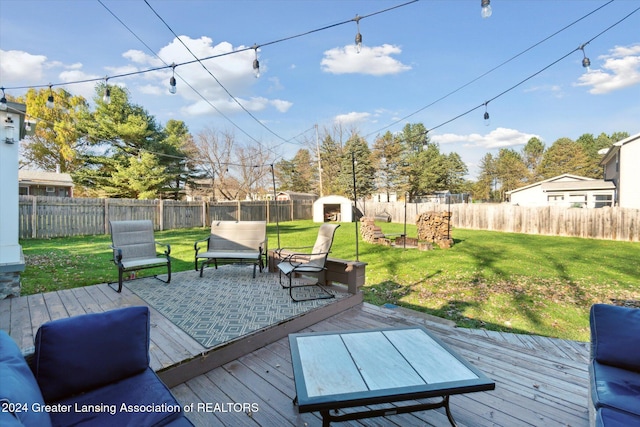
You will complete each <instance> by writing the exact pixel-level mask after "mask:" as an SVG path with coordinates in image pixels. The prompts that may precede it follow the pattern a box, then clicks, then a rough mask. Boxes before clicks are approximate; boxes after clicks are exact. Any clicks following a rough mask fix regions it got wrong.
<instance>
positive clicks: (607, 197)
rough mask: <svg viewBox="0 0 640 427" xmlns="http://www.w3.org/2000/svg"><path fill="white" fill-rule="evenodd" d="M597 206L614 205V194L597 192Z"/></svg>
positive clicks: (595, 197)
mask: <svg viewBox="0 0 640 427" xmlns="http://www.w3.org/2000/svg"><path fill="white" fill-rule="evenodd" d="M594 199H595V201H596V202H595V204H594V206H595V207H596V208H604V207H606V206H613V194H596V195H595V196H594Z"/></svg>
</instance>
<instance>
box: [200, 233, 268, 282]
mask: <svg viewBox="0 0 640 427" xmlns="http://www.w3.org/2000/svg"><path fill="white" fill-rule="evenodd" d="M205 242H206V245H205ZM193 249H194V250H195V252H196V254H195V268H196V271H198V261H201V264H200V277H202V272H203V271H204V267H205V266H206V265H208V264H213V265H214V266H215V268H218V262H219V261H226V262H228V261H241V262H249V263H252V264H253V277H254V278H255V277H256V267H259V268H260V272H262V269H263V267H264V266H265V263H264V261H263V259H264V257H266V255H267V222H266V221H213V222H212V223H211V234H210V235H209V237H207V238H206V239H202V240H198V241H196V242H195V243H194V245H193Z"/></svg>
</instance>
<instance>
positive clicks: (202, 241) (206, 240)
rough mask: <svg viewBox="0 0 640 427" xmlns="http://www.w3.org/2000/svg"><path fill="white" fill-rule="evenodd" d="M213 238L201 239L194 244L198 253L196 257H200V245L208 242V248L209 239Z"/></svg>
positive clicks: (194, 248)
mask: <svg viewBox="0 0 640 427" xmlns="http://www.w3.org/2000/svg"><path fill="white" fill-rule="evenodd" d="M210 238H211V236H209V237H207V238H205V239H200V240H196V241H195V243H194V244H193V250H194V251H196V255H198V252H200V245H199V243H204V242H207V247H208V246H209V239H210Z"/></svg>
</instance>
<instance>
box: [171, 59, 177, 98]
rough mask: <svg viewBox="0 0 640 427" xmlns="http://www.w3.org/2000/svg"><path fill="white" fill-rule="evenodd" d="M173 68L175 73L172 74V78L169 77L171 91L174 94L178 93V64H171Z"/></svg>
mask: <svg viewBox="0 0 640 427" xmlns="http://www.w3.org/2000/svg"><path fill="white" fill-rule="evenodd" d="M171 68H172V72H173V75H172V76H171V78H170V79H169V93H171V94H172V95H175V94H176V91H177V89H176V64H175V63H174V64H171Z"/></svg>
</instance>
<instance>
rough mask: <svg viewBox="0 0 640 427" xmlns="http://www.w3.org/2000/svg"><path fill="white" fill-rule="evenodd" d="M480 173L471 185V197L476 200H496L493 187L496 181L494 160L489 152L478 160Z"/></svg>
mask: <svg viewBox="0 0 640 427" xmlns="http://www.w3.org/2000/svg"><path fill="white" fill-rule="evenodd" d="M479 169H480V173H479V176H478V180H477V181H476V183H475V185H474V186H473V198H474V199H476V200H486V201H496V200H497V198H496V197H494V189H495V187H496V183H497V173H496V161H495V159H494V158H493V155H492V154H491V153H487V154H485V155H484V157H483V158H482V159H481V160H480V167H479Z"/></svg>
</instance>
